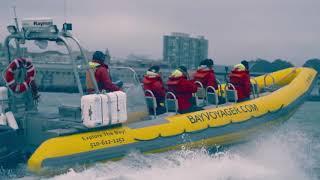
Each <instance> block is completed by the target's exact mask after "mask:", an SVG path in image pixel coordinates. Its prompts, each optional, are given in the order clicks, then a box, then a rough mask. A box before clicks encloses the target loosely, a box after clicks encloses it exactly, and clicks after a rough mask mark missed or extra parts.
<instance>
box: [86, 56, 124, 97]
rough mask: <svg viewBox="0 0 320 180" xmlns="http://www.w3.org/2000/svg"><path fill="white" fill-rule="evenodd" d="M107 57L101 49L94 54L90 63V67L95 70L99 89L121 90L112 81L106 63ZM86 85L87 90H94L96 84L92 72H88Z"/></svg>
mask: <svg viewBox="0 0 320 180" xmlns="http://www.w3.org/2000/svg"><path fill="white" fill-rule="evenodd" d="M105 59H106V56H105V54H103V52H101V51H96V52H95V53H94V54H93V57H92V61H91V62H90V63H89V66H90V68H91V69H92V70H93V73H94V76H95V78H96V81H97V84H98V88H99V91H102V90H105V91H107V92H113V91H119V90H120V88H119V87H118V86H116V85H115V84H113V83H112V81H111V78H110V75H109V70H108V65H106V64H104V61H105ZM86 86H87V92H88V93H93V92H94V85H93V82H92V80H91V77H90V73H89V72H87V73H86Z"/></svg>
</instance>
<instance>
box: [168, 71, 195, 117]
mask: <svg viewBox="0 0 320 180" xmlns="http://www.w3.org/2000/svg"><path fill="white" fill-rule="evenodd" d="M167 85H168V90H169V91H171V92H173V93H174V94H175V95H176V97H177V99H178V107H179V110H178V112H179V113H181V114H183V113H188V112H193V111H197V110H201V108H198V107H196V106H194V105H193V103H192V102H193V97H192V93H195V92H197V89H198V88H197V85H196V84H194V81H192V80H188V71H187V68H186V67H184V66H180V67H179V68H177V69H176V70H174V71H173V72H172V74H171V76H170V77H169V80H168V82H167Z"/></svg>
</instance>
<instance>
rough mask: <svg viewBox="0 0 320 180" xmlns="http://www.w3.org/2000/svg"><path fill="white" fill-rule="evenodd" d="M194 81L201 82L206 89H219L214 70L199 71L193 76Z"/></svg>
mask: <svg viewBox="0 0 320 180" xmlns="http://www.w3.org/2000/svg"><path fill="white" fill-rule="evenodd" d="M193 79H194V81H200V82H201V84H202V85H203V87H204V88H206V87H208V86H212V87H214V88H215V89H218V83H217V80H216V76H215V73H214V70H213V69H198V70H197V71H196V73H195V74H194V75H193Z"/></svg>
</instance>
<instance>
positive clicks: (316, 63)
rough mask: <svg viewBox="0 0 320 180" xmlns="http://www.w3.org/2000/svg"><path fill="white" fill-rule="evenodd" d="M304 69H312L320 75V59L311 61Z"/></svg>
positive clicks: (308, 61)
mask: <svg viewBox="0 0 320 180" xmlns="http://www.w3.org/2000/svg"><path fill="white" fill-rule="evenodd" d="M303 67H311V68H313V69H315V70H317V71H318V73H319V72H320V59H316V58H314V59H309V60H307V61H306V62H305V63H304V65H303Z"/></svg>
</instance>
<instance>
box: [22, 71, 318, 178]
mask: <svg viewBox="0 0 320 180" xmlns="http://www.w3.org/2000/svg"><path fill="white" fill-rule="evenodd" d="M316 75H317V73H316V71H314V70H312V69H308V68H288V69H285V70H281V71H278V72H274V73H271V74H269V75H267V76H266V75H264V76H260V77H256V78H255V79H254V80H253V81H255V82H256V83H257V85H258V87H259V90H265V89H268V87H270V86H274V87H277V88H273V90H272V91H271V92H270V91H269V92H267V91H266V92H265V93H261V94H260V96H259V97H256V98H254V99H251V100H248V101H245V102H241V103H226V104H222V105H219V106H218V107H216V106H215V105H211V106H207V107H205V110H202V111H198V112H193V113H188V114H174V115H172V113H171V114H165V115H162V116H158V117H157V118H155V119H152V120H147V121H141V122H132V123H127V124H124V125H122V126H118V127H113V128H108V129H100V130H97V131H94V132H84V133H76V134H71V135H64V136H61V137H55V138H51V139H48V140H46V141H45V142H43V143H42V144H41V145H40V146H39V147H38V148H37V149H36V151H35V152H34V153H33V154H32V156H31V157H30V159H29V161H28V167H29V169H30V170H31V171H33V172H37V171H39V170H41V169H42V168H44V167H57V166H58V167H61V166H65V165H74V164H78V163H90V162H94V161H99V160H108V159H118V158H121V157H123V156H125V155H126V154H127V153H128V152H130V151H132V150H138V151H141V152H143V153H153V152H161V151H166V150H171V149H177V148H180V147H181V146H184V145H188V146H189V147H197V146H210V145H220V144H230V143H234V142H237V141H240V140H243V139H244V138H246V137H248V135H249V134H252V133H253V132H255V131H257V130H258V129H260V128H261V127H264V126H265V125H269V124H272V123H274V122H279V121H283V120H286V119H288V118H289V117H290V116H291V115H292V114H293V113H294V112H295V111H296V110H297V108H298V107H299V106H300V105H301V104H302V103H303V102H304V100H305V98H306V96H307V95H308V93H309V92H310V90H311V89H312V87H313V84H314V82H315V79H316ZM269 76H270V77H269Z"/></svg>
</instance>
